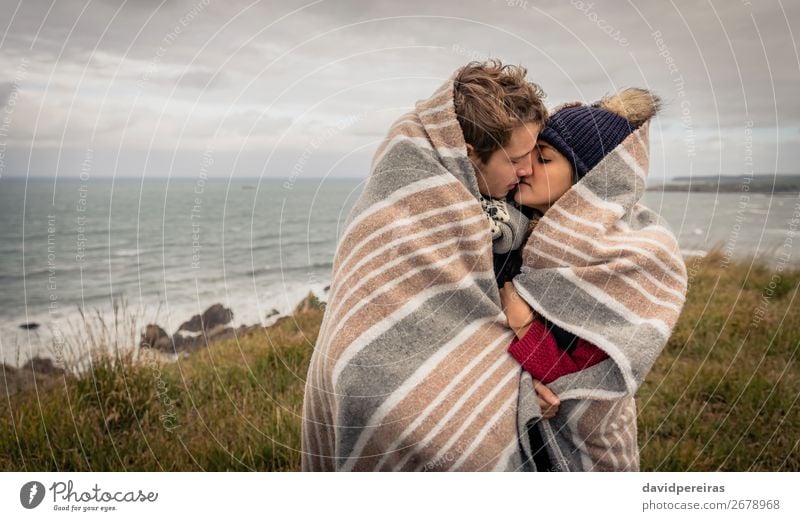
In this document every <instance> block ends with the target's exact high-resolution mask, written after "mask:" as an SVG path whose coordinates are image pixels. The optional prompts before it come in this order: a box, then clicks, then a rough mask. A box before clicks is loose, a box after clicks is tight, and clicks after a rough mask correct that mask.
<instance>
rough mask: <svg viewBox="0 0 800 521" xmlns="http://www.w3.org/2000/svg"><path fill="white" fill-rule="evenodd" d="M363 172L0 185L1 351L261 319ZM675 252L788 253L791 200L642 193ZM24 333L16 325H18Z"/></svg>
mask: <svg viewBox="0 0 800 521" xmlns="http://www.w3.org/2000/svg"><path fill="white" fill-rule="evenodd" d="M364 184H365V180H364V179H331V178H327V179H295V180H292V179H288V180H287V179H231V180H228V179H194V178H193V179H183V178H172V179H168V178H121V179H111V178H97V177H95V178H91V179H86V180H81V179H78V178H58V179H54V178H28V179H25V178H14V177H4V178H2V179H0V358H2V361H3V362H4V363H8V364H11V365H16V364H21V363H24V362H25V361H26V360H27V359H28V358H30V357H32V356H35V355H41V356H47V355H48V349H49V347H50V346H51V344H52V339H53V336H54V335H66V334H69V332H74V331H75V330H76V328H80V326H81V323H82V322H85V320H87V317H88V318H89V319H104V320H105V324H106V326H105V327H107V328H109V327H111V326H108V324H112V323H113V322H114V321H113V314H114V309H115V308H116V309H117V313H118V314H119V310H120V309H124V310H125V313H126V314H127V315H129V316H130V317H133V318H132V320H133V321H134V322H135V323H134V324H133V326H134V329H137V328H141V327H143V326H144V325H145V324H147V323H158V324H159V325H161V326H162V327H163V328H164V329H165V330H167V331H168V332H174V331H175V330H177V328H178V326H179V325H180V324H181V323H182V322H184V321H186V320H188V319H189V318H190V317H191V316H192V315H194V314H197V313H202V311H203V310H205V309H206V308H207V307H209V306H210V305H212V304H215V303H221V304H223V305H225V306H226V307H229V308H231V309H232V310H233V312H234V324H235V325H239V324H247V325H251V324H258V323H261V324H265V325H267V324H269V323H271V322H272V321H274V320H275V319H276V317H277V316H280V315H283V314H287V313H289V312H291V310H292V309H293V308H294V307H295V306H296V304H297V303H298V302H299V301H300V300H301V299H302V298H303V297H304V296H305V295H307V294H308V293H309V292H312V293H314V294H315V295H317V296H319V297H321V298H324V296H325V291H326V288H327V286H328V285H329V284H330V274H331V268H332V261H333V256H334V253H335V251H336V244H337V241H338V238H339V236H340V235H341V233H342V231H343V227H344V223H345V221H346V220H347V216H348V215H349V212H350V209H351V208H352V206H353V204H354V202H355V201H356V200H357V198H358V196H359V194H360V193H361V191H362V189H363V187H364ZM642 202H643V203H644V204H645V205H647V206H649V207H650V208H652V209H654V210H656V211H657V212H659V213H660V214H661V215H662V216H663V217H664V218H665V219H666V221H667V222H668V223H669V224H670V226H671V227H672V229H673V231H674V232H675V233H676V235H677V236H678V240H679V243H680V246H681V249H682V251H683V253H684V255H686V256H687V257H688V256H697V255H701V256H702V255H705V254H706V253H707V252H708V251H710V250H711V249H713V248H719V249H721V250H722V251H723V252H724V254H725V255H726V256H728V257H730V258H731V259H734V258H735V259H746V260H748V261H750V260H753V259H756V260H757V261H759V262H764V263H766V264H769V265H776V264H777V263H783V264H787V263H788V264H795V265H796V264H798V263H800V254H798V255H795V258H791V255H790V252H791V249H792V238H793V236H794V233H795V231H796V228H797V223H798V219H800V198H798V194H785V195H763V194H753V193H749V192H747V191H742V192H737V193H688V192H647V193H646V194H645V197H644V199H643V201H642ZM32 323H35V324H38V325H39V327H37V328H35V329H23V328H22V327H21V326H23V325H26V324H32Z"/></svg>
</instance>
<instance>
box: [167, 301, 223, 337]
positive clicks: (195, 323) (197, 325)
mask: <svg viewBox="0 0 800 521" xmlns="http://www.w3.org/2000/svg"><path fill="white" fill-rule="evenodd" d="M231 320H233V311H231V310H230V309H228V308H226V307H225V306H223V305H222V304H214V305H213V306H211V307H209V308H208V309H206V310H205V311H203V314H202V315H195V316H193V317H192V318H190V319H189V320H188V321H186V322H184V323H183V324H181V326H180V327H179V328H178V331H188V332H190V333H199V332H201V331H211V330H212V329H214V328H215V327H217V326H224V325H225V324H228V323H229V322H230V321H231Z"/></svg>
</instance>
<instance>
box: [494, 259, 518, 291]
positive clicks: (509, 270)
mask: <svg viewBox="0 0 800 521" xmlns="http://www.w3.org/2000/svg"><path fill="white" fill-rule="evenodd" d="M493 261H494V276H495V278H496V279H497V287H498V288H502V287H503V284H505V283H506V282H511V281H512V280H514V277H515V276H516V275H517V274H518V273H519V270H520V267H521V266H522V252H521V250H513V251H510V252H508V253H495V254H494V258H493Z"/></svg>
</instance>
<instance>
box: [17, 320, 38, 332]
mask: <svg viewBox="0 0 800 521" xmlns="http://www.w3.org/2000/svg"><path fill="white" fill-rule="evenodd" d="M19 328H20V329H30V330H32V331H35V330H37V329H39V324H38V323H37V322H27V323H25V324H20V325H19Z"/></svg>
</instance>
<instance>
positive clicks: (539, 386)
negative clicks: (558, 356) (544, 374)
mask: <svg viewBox="0 0 800 521" xmlns="http://www.w3.org/2000/svg"><path fill="white" fill-rule="evenodd" d="M533 389H534V390H535V391H536V394H538V395H539V396H540V397H542V398H543V399H545V400H546V401H547V403H549V404H550V405H560V404H561V400H559V399H558V396H556V395H555V393H554V392H553V391H551V390H550V389H548V388H547V386H546V385H544V384H543V383H542V382H540V381H538V380H534V381H533Z"/></svg>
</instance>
